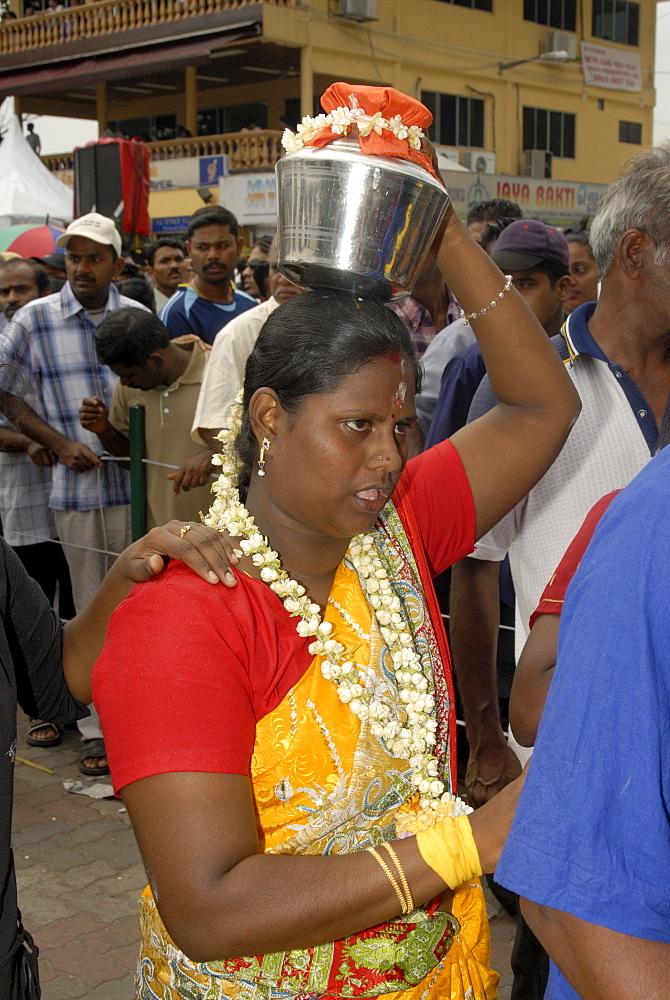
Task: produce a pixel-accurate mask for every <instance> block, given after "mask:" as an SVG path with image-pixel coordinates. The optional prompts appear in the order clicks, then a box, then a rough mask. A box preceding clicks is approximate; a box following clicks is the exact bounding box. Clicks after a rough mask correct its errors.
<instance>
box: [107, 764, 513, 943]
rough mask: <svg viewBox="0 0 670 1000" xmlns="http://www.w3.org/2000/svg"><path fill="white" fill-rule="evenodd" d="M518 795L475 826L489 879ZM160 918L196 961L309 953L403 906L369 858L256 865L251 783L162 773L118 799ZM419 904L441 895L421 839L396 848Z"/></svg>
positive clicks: (477, 817)
mask: <svg viewBox="0 0 670 1000" xmlns="http://www.w3.org/2000/svg"><path fill="white" fill-rule="evenodd" d="M517 797H518V788H514V789H506V790H505V793H503V795H502V796H500V798H499V799H498V800H496V801H494V802H491V803H490V804H489V805H488V806H487V807H485V809H483V810H479V811H478V812H477V813H475V814H473V816H472V818H471V824H472V830H473V834H474V837H475V842H476V844H477V848H478V851H479V854H480V858H481V860H482V867H483V869H484V870H485V871H492V870H493V867H494V866H495V864H496V859H497V857H498V855H499V852H500V850H501V848H502V843H503V841H504V838H505V836H506V835H507V832H508V830H509V826H510V824H511V820H512V816H513V813H514V808H515V806H516V800H517ZM123 801H124V803H125V805H126V806H127V809H128V813H129V815H130V818H131V821H132V824H133V827H134V830H135V834H136V836H137V840H138V843H139V846H140V850H141V852H142V857H143V859H144V863H145V866H146V869H147V873H148V876H149V881H150V883H151V886H152V889H153V891H154V896H155V897H156V900H157V905H158V908H159V910H160V914H161V917H162V919H163V921H164V923H165V926H166V927H167V929H168V931H169V933H170V935H171V937H172V938H173V940H174V941H175V943H176V944H177V945H178V946H179V947H180V948H181V949H182V951H184V952H185V954H187V955H188V956H189V958H191V959H193V960H195V961H211V960H214V959H217V958H218V959H222V958H232V957H235V956H241V955H255V954H263V953H266V952H273V951H280V950H285V949H290V948H302V947H309V946H313V945H316V944H320V943H323V942H326V941H333V940H335V939H337V938H340V937H344V936H346V935H348V934H353V933H355V932H357V931H360V930H362V929H364V928H366V927H372V926H374V925H375V924H377V923H380V922H381V921H384V920H389V919H391V918H393V917H395V916H397V915H398V913H399V911H400V907H399V904H398V900H397V898H396V895H395V893H394V891H393V889H392V887H391V886H390V884H389V882H388V880H387V878H386V876H385V875H384V873H383V872H382V871H381V870H380V868H379V866H378V865H377V863H376V862H375V860H374V858H372V857H371V856H370V855H369V854H367V853H366V852H365V851H361V852H358V853H356V854H347V855H340V856H332V857H327V856H318V857H307V856H300V855H298V856H295V855H278V854H258V853H257V851H258V843H257V835H256V817H255V809H254V803H253V799H252V792H251V786H250V782H249V779H248V778H247V777H245V776H242V775H232V774H203V773H181V774H162V775H155V776H153V777H150V778H144V779H142V780H141V781H137V782H134V783H132V784H130V785H128V786H126V788H124V789H123ZM393 848H394V850H395V851H396V853H397V855H398V858H399V859H400V862H401V864H402V866H403V869H404V871H405V874H406V876H407V880H408V882H409V885H410V888H411V891H412V896H413V898H414V902H415V905H420V904H421V903H424V902H427V901H428V900H430V899H432V898H434V897H435V896H437V895H439V893H441V892H443V891H444V890H445V884H444V882H442V880H441V879H440V878H439V876H438V875H436V873H435V872H434V871H433V870H432V869H431V868H429V867H428V865H426V863H425V862H424V861H423V859H422V857H421V855H420V853H419V851H418V848H417V847H416V840H415V838H414V837H408V838H407V839H405V840H398V841H395V842H394V844H393Z"/></svg>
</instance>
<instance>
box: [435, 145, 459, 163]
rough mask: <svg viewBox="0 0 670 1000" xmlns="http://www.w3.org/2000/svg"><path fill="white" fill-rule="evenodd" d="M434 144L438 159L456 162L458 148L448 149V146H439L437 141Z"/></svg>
mask: <svg viewBox="0 0 670 1000" xmlns="http://www.w3.org/2000/svg"><path fill="white" fill-rule="evenodd" d="M434 145H435V152H436V153H437V156H438V159H440V160H451V161H452V163H458V150H457V149H450V148H449V146H439V145H438V144H437V143H435V144H434Z"/></svg>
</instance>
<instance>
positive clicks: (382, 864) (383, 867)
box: [366, 847, 412, 914]
mask: <svg viewBox="0 0 670 1000" xmlns="http://www.w3.org/2000/svg"><path fill="white" fill-rule="evenodd" d="M366 850H367V852H368V854H371V855H372V857H373V858H374V859H375V861H376V862H377V864H378V865H379V867H380V868H381V870H382V871H383V872H384V874H385V875H386V877H387V879H388V880H389V882H390V883H391V885H392V886H393V889H394V891H395V894H396V896H397V897H398V902H399V903H400V910H401V912H402V913H404V914H407V913H411V912H412V911H411V910H408V909H407V900H406V899H405V896H404V894H403V892H402V891H401V889H400V886H399V885H398V883H397V881H396V878H395V876H394V874H393V872H392V871H391V869H390V868H389V866H388V865H387V864H386V862H385V861H384V859H383V858H382V856H381V855H380V854H378V853H377V851H376V850H375V849H374V847H368V848H366Z"/></svg>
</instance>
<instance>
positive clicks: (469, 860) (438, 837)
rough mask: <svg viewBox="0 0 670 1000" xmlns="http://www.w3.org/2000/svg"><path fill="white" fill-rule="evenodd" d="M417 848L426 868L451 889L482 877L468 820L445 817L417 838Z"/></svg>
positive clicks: (420, 833) (457, 817)
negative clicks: (479, 876)
mask: <svg viewBox="0 0 670 1000" xmlns="http://www.w3.org/2000/svg"><path fill="white" fill-rule="evenodd" d="M416 846H417V847H418V848H419V853H420V854H421V857H422V858H423V860H424V861H425V862H426V864H427V865H429V866H430V867H431V868H432V869H433V871H434V872H437V874H438V875H439V876H440V878H441V879H442V880H443V882H446V883H447V885H448V886H449V888H450V889H456V888H458V886H459V885H462V884H463V883H464V882H467V881H468V879H471V878H474V877H475V876H476V875H481V873H482V865H481V861H480V860H479V853H478V851H477V845H476V844H475V838H474V837H473V835H472V827H471V826H470V822H469V820H468V817H467V816H456V817H452V816H445V818H444V819H442V820H440V822H439V823H436V824H435V825H434V826H429V827H428V829H427V830H421V831H420V832H419V833H417V835H416Z"/></svg>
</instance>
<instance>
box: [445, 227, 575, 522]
mask: <svg viewBox="0 0 670 1000" xmlns="http://www.w3.org/2000/svg"><path fill="white" fill-rule="evenodd" d="M437 262H438V265H439V267H440V270H441V272H442V274H443V276H444V278H445V280H446V282H447V284H448V285H449V287H450V288H451V289H452V290H453V292H454V294H455V295H456V297H457V298H458V300H459V302H461V303H462V304H463V307H464V308H465V310H466V312H470V311H471V310H477V311H478V312H479V311H480V310H481V308H482V307H483V306H485V307H488V303H490V302H492V301H495V302H496V303H497V305H496V306H495V307H494V308H492V309H491V308H488V311H487V313H486V315H484V316H482V317H479V318H477V319H476V320H473V321H472V327H473V330H474V332H475V335H476V337H477V341H478V343H479V346H480V348H481V352H482V355H483V357H484V361H485V363H486V369H487V371H488V374H489V378H490V381H491V387H492V389H493V391H494V393H495V395H496V397H497V398H498V399H499V400H500V404H499V405H498V406H496V407H494V409H493V410H491V411H490V413H487V414H486V416H484V417H482V418H481V419H480V420H476V421H474V422H473V423H472V424H469V425H468V426H466V427H463V428H462V429H461V430H459V431H458V432H457V433H456V434H455V435H454V436H453V438H452V440H453V442H454V445H455V446H456V448H457V450H458V453H459V455H460V456H461V459H462V461H463V465H464V466H465V470H466V472H467V475H468V479H469V481H470V486H471V488H472V492H473V496H474V499H475V508H476V512H477V528H476V530H477V535H476V537H477V538H481V536H482V535H484V534H485V533H486V532H487V531H488V530H489V528H491V527H493V525H494V524H497V522H498V521H499V520H500V519H501V518H502V517H503V516H504V515H505V514H506V513H507V512H508V511H509V510H511V509H512V508H513V507H514V506H515V505H516V504H517V503H518V502H519V500H521V498H522V497H524V496H525V495H526V494H527V493H528V491H529V490H530V489H531V488H532V487H533V486H534V485H535V483H536V482H537V481H538V480H539V479H540V478H541V477H542V476H543V475H544V473H545V472H546V471H547V469H548V468H549V466H550V465H551V464H552V462H553V461H554V459H555V458H556V456H557V455H558V453H559V451H560V449H561V448H562V446H563V444H564V443H565V439H566V438H567V435H568V433H569V431H570V428H571V426H572V424H573V423H574V421H575V419H576V418H577V415H578V413H579V409H580V402H579V397H578V395H577V392H576V390H575V388H574V386H573V385H572V383H571V381H570V377H569V376H568V374H567V373H566V372H565V370H564V366H563V364H562V362H561V360H560V359H559V357H558V355H557V354H556V351H555V350H554V348H553V347H552V345H551V344H550V342H549V339H548V338H547V335H546V333H545V332H544V330H543V329H542V327H541V326H540V324H539V322H538V321H537V319H536V318H535V316H533V314H532V313H531V311H530V309H529V308H528V306H527V305H526V303H525V302H524V301H523V299H522V298H521V296H520V295H519V294H518V293H517V292H516V291H515V290H514V288H510V290H509V291H508V292H507V294H506V295H505V296H504V298H502V299H500V298H498V295H499V293H500V291H501V290H502V288H503V285H504V278H503V276H502V275H501V272H500V270H499V269H498V268H497V267H496V265H495V264H494V263H493V261H492V260H491V258H490V257H489V256H488V255H487V254H486V253H485V252H484V251H483V250H482V249H481V247H480V246H479V245H478V244H477V243H475V241H474V240H473V239H472V237H471V236H470V234H469V233H468V231H467V229H466V228H465V226H464V225H463V223H462V222H461V221H460V220H459V219H458V218H457V216H456V215H455V213H454V212H453V210H452V211H450V214H449V217H448V220H447V224H446V226H445V230H444V233H443V236H442V241H441V243H440V246H439V249H438V251H437Z"/></svg>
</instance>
